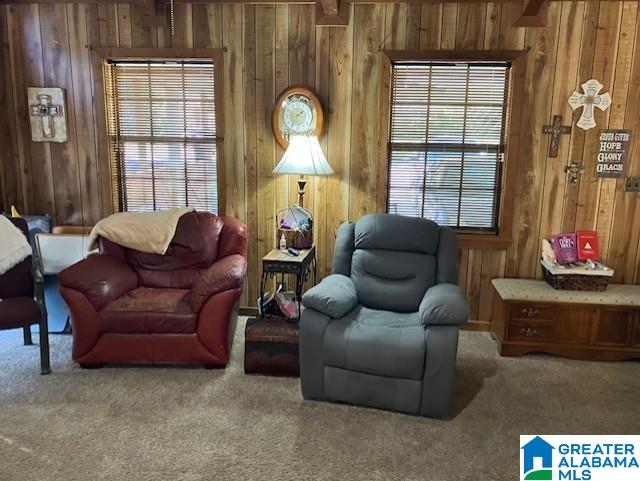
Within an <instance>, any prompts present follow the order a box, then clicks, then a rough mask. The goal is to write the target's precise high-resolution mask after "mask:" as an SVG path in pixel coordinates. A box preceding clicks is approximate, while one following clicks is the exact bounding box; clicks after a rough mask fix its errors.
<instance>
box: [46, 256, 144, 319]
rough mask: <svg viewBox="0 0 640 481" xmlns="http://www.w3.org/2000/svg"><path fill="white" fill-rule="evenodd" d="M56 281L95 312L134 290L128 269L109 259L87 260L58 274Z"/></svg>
mask: <svg viewBox="0 0 640 481" xmlns="http://www.w3.org/2000/svg"><path fill="white" fill-rule="evenodd" d="M58 280H59V281H60V285H61V286H63V287H68V288H70V289H75V290H77V291H80V292H81V293H82V294H84V295H85V296H86V298H87V299H88V301H89V302H90V303H91V305H92V306H93V307H94V308H95V309H96V311H99V310H101V309H102V308H103V307H105V306H106V305H107V304H109V303H110V302H112V301H114V300H116V299H117V298H118V297H120V296H122V295H123V294H125V293H127V292H129V291H130V290H132V289H134V288H136V287H137V286H138V275H137V274H136V272H135V271H134V270H133V269H132V268H131V266H129V264H127V263H126V262H124V261H122V260H120V259H118V258H116V257H113V256H110V255H96V256H90V257H87V258H86V259H84V260H82V261H80V262H77V263H76V264H73V265H72V266H70V267H67V268H66V269H64V270H63V271H61V272H60V273H59V274H58Z"/></svg>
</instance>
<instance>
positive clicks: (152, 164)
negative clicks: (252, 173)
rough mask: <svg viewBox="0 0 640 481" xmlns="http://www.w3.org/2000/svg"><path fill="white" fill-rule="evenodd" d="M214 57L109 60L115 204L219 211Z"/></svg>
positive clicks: (125, 208)
mask: <svg viewBox="0 0 640 481" xmlns="http://www.w3.org/2000/svg"><path fill="white" fill-rule="evenodd" d="M214 80H215V66H214V64H213V61H166V62H163V61H148V62H134V61H109V62H107V63H106V65H105V84H106V95H107V114H108V115H107V117H108V118H107V120H108V129H109V140H110V150H111V165H112V182H113V184H112V185H113V192H114V199H113V200H114V206H115V208H116V210H119V211H150V210H160V209H167V208H172V207H181V206H184V205H188V206H192V207H195V208H196V209H197V210H205V211H210V212H214V213H217V212H218V187H217V136H216V108H215V91H214V84H215V81H214Z"/></svg>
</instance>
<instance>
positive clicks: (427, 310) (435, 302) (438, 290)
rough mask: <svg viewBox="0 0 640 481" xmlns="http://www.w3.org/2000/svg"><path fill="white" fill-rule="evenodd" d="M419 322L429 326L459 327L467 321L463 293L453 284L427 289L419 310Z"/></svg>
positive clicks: (467, 307) (466, 307)
mask: <svg viewBox="0 0 640 481" xmlns="http://www.w3.org/2000/svg"><path fill="white" fill-rule="evenodd" d="M419 314H420V320H421V321H422V324H423V325H425V326H429V325H459V324H464V323H465V322H467V320H468V319H469V305H468V304H467V300H466V299H465V296H464V292H462V289H460V287H459V286H457V285H455V284H446V283H445V284H436V285H435V286H433V287H430V288H429V289H427V292H426V293H425V295H424V297H423V298H422V302H421V303H420V308H419Z"/></svg>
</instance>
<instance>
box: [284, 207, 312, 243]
mask: <svg viewBox="0 0 640 481" xmlns="http://www.w3.org/2000/svg"><path fill="white" fill-rule="evenodd" d="M288 211H289V209H288V208H287V209H281V210H279V211H278V214H277V216H276V220H277V224H276V225H277V226H279V225H280V221H281V220H282V219H283V218H284V216H285V215H286V213H287V212H288ZM305 211H306V210H305ZM306 212H307V214H308V215H309V218H310V219H311V214H310V213H309V211H306ZM283 235H284V238H285V240H286V241H287V247H295V248H296V249H310V248H311V246H313V222H311V229H303V230H300V229H281V228H280V227H278V229H277V237H276V247H280V238H281V237H282V236H283Z"/></svg>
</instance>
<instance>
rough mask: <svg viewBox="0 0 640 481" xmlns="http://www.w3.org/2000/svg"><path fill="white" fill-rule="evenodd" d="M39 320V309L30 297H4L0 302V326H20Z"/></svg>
mask: <svg viewBox="0 0 640 481" xmlns="http://www.w3.org/2000/svg"><path fill="white" fill-rule="evenodd" d="M39 320H40V309H38V305H37V304H36V302H35V301H34V300H33V299H32V298H30V297H6V298H3V299H2V302H0V328H4V329H6V328H9V327H12V326H15V327H20V326H26V325H29V324H33V323H35V322H37V321H39Z"/></svg>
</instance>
